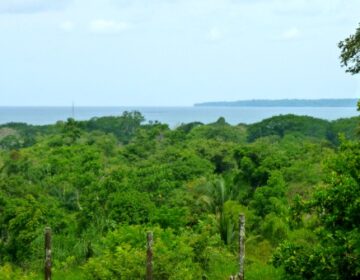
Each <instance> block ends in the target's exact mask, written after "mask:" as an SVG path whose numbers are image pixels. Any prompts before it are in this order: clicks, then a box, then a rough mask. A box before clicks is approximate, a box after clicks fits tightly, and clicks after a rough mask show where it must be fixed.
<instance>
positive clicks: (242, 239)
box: [239, 214, 245, 280]
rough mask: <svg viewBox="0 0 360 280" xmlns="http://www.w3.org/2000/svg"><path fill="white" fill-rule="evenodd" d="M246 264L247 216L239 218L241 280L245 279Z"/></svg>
mask: <svg viewBox="0 0 360 280" xmlns="http://www.w3.org/2000/svg"><path fill="white" fill-rule="evenodd" d="M244 262H245V215H244V214H240V216H239V280H244V279H245V274H244Z"/></svg>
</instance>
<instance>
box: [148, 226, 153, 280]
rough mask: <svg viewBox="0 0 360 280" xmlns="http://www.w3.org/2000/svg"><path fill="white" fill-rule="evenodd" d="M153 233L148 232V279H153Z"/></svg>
mask: <svg viewBox="0 0 360 280" xmlns="http://www.w3.org/2000/svg"><path fill="white" fill-rule="evenodd" d="M153 243H154V238H153V233H152V232H148V233H147V252H146V280H152V279H153V248H152V246H153Z"/></svg>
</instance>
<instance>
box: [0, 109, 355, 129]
mask: <svg viewBox="0 0 360 280" xmlns="http://www.w3.org/2000/svg"><path fill="white" fill-rule="evenodd" d="M133 110H137V111H140V112H141V113H142V114H143V115H144V116H145V118H146V121H155V120H157V121H160V122H162V123H167V124H169V125H170V127H175V126H177V125H179V124H181V123H189V122H193V121H200V122H203V123H210V122H214V121H216V120H217V119H218V118H219V117H225V119H226V121H227V122H228V123H230V124H238V123H247V124H249V123H254V122H258V121H261V120H263V119H265V118H268V117H271V116H274V115H280V114H296V115H307V116H313V117H317V118H322V119H327V120H335V119H339V118H346V117H352V116H357V115H358V112H357V111H356V109H355V108H351V107H341V108H334V107H331V108H330V107H329V108H328V107H321V108H314V107H304V108H299V107H296V108H294V107H76V108H75V113H74V116H75V119H77V120H87V119H90V118H92V117H101V116H118V115H121V114H122V112H124V111H133ZM69 117H72V108H71V107H0V124H3V123H8V122H26V123H29V124H51V123H55V122H56V121H59V120H66V119H67V118H69Z"/></svg>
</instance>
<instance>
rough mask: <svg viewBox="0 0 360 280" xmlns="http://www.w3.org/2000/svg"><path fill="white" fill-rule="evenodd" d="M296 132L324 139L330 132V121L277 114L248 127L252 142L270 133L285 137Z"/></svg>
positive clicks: (249, 138)
mask: <svg viewBox="0 0 360 280" xmlns="http://www.w3.org/2000/svg"><path fill="white" fill-rule="evenodd" d="M294 132H300V133H301V134H303V135H306V136H310V137H314V138H322V139H324V138H326V137H327V135H328V133H329V122H327V121H325V120H321V119H316V118H313V117H307V116H295V115H283V116H275V117H272V118H269V119H265V120H263V121H261V122H259V123H256V124H253V125H250V126H249V128H248V140H249V141H250V142H252V141H254V140H255V139H257V138H259V137H264V136H269V135H278V136H280V137H284V136H285V135H286V134H288V133H294Z"/></svg>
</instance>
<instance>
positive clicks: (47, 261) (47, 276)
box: [44, 227, 51, 280]
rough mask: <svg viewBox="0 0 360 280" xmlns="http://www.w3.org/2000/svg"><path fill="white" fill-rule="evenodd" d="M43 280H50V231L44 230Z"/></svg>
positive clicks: (48, 229)
mask: <svg viewBox="0 0 360 280" xmlns="http://www.w3.org/2000/svg"><path fill="white" fill-rule="evenodd" d="M44 273H45V280H51V229H50V228H49V227H47V228H45V271H44Z"/></svg>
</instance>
